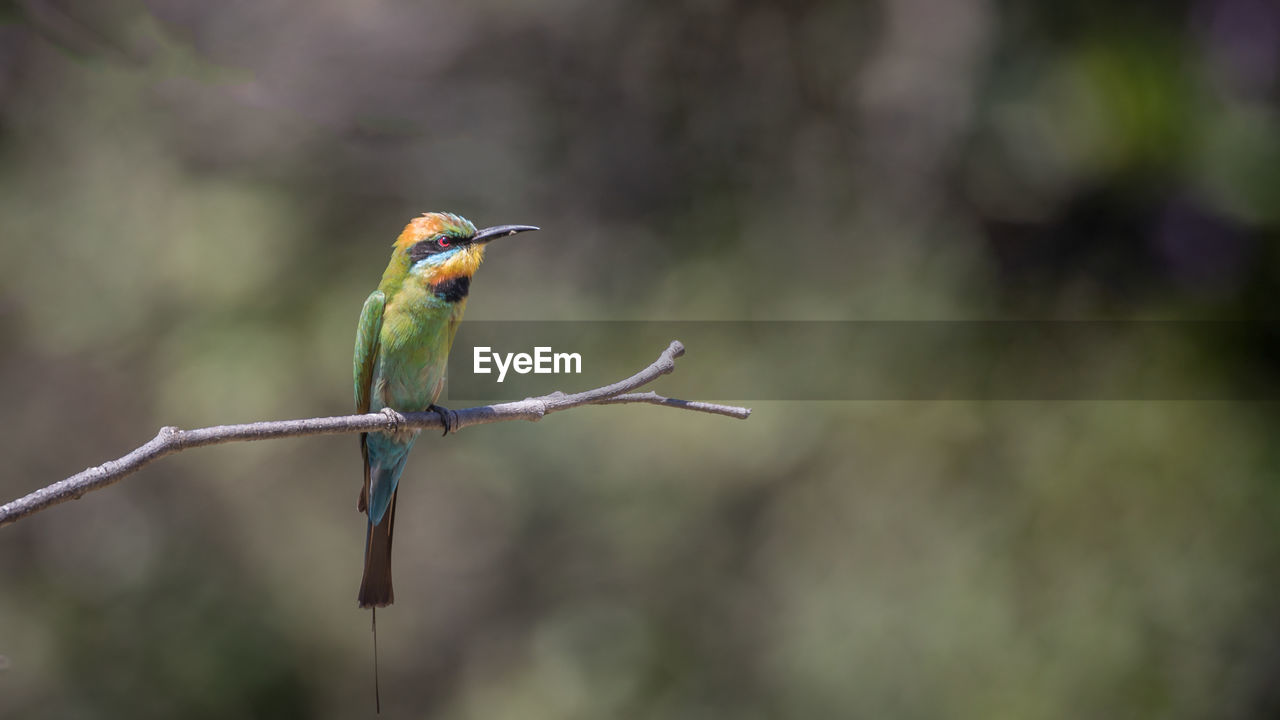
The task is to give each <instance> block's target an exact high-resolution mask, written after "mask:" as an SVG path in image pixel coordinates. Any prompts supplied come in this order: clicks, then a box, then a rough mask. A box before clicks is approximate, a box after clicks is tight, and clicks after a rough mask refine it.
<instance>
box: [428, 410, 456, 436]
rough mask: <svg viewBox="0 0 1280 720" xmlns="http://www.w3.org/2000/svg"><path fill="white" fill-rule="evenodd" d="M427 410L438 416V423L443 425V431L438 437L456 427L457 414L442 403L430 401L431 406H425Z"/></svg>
mask: <svg viewBox="0 0 1280 720" xmlns="http://www.w3.org/2000/svg"><path fill="white" fill-rule="evenodd" d="M427 411H428V412H434V413H435V414H436V415H439V416H440V424H441V425H444V432H443V433H442V434H441V435H440V437H444V436H446V435H448V434H449V433H451V432H454V431H455V430H457V429H458V414H457V413H455V412H454V411H452V410H450V409H449V408H447V407H444V406H443V405H436V404H435V403H431V407H429V408H427Z"/></svg>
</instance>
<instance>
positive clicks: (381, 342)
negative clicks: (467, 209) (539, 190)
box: [354, 212, 538, 655]
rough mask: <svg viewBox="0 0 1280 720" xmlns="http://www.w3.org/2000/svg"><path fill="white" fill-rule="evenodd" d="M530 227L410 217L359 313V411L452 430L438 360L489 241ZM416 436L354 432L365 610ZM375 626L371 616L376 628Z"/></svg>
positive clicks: (386, 562) (444, 355)
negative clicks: (428, 418)
mask: <svg viewBox="0 0 1280 720" xmlns="http://www.w3.org/2000/svg"><path fill="white" fill-rule="evenodd" d="M537 229H538V228H537V227H534V226H533V225H497V226H495V227H488V228H484V229H483V230H477V229H476V226H475V225H473V224H472V223H471V221H469V220H467V219H466V218H464V217H462V216H461V215H455V214H453V213H448V212H429V213H424V214H423V215H422V216H420V217H415V218H413V219H412V220H410V221H409V224H408V225H406V226H405V228H404V230H403V231H402V232H401V233H400V236H399V237H398V238H397V239H396V241H395V243H394V245H393V246H392V250H391V261H390V262H389V263H388V264H387V269H386V270H385V271H384V272H383V273H382V281H381V282H380V283H379V284H378V289H377V290H374V291H373V292H372V293H370V295H369V297H368V299H367V300H365V302H364V308H363V310H361V312H360V323H359V325H358V326H357V327H356V347H355V360H354V380H355V400H356V412H358V413H361V414H364V413H371V412H378V411H380V410H383V409H390V410H394V411H397V412H423V411H429V410H435V411H436V412H438V413H440V416H441V420H442V421H443V424H444V427H445V430H444V432H445V434H446V435H447V434H448V433H449V430H450V425H449V417H448V415H447V412H446V411H445V410H444V409H443V408H440V407H439V406H437V405H436V399H437V398H439V396H440V390H441V389H442V388H443V387H444V378H445V365H446V363H447V361H448V359H449V349H450V348H451V347H452V346H453V337H454V334H455V332H456V331H457V329H458V324H459V323H460V322H461V321H462V313H463V310H465V309H466V307H467V295H468V294H469V293H470V290H471V278H472V276H473V275H474V274H475V272H476V269H477V268H478V267H479V266H480V263H481V261H482V260H484V255H485V248H486V247H487V246H488V243H489V242H490V241H492V240H496V239H497V238H500V237H506V236H508V235H514V234H516V233H521V232H527V231H531V230H537ZM417 437H418V431H417V430H412V429H402V430H396V431H392V432H386V431H377V432H367V433H361V435H360V454H361V456H362V457H363V460H364V484H363V485H362V487H361V489H360V499H359V501H358V502H357V505H356V507H357V509H358V510H359V511H360V512H362V513H365V514H366V516H367V518H366V520H367V527H366V531H365V549H364V574H363V576H362V577H361V579H360V593H359V595H358V596H357V601H358V603H359V606H360V607H362V608H379V607H386V606H387V605H390V604H391V603H392V602H393V601H394V599H395V595H394V593H393V592H392V588H391V535H392V532H393V530H394V529H395V519H396V497H397V495H398V494H399V484H400V477H401V475H402V474H403V473H404V467H405V461H406V460H407V459H408V457H409V450H410V449H411V448H412V447H413V443H414V440H416V439H417ZM375 612H376V611H375ZM376 622H377V620H376V615H375V619H374V623H375V626H374V627H375V633H376ZM375 638H376V634H375ZM375 655H376V639H375Z"/></svg>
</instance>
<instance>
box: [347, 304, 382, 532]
mask: <svg viewBox="0 0 1280 720" xmlns="http://www.w3.org/2000/svg"><path fill="white" fill-rule="evenodd" d="M386 305H387V296H386V295H384V294H383V293H382V291H381V290H374V291H373V292H372V293H370V294H369V298H368V299H367V300H365V301H364V309H363V310H361V311H360V324H359V325H357V326H356V356H355V363H354V365H353V377H354V379H355V385H356V412H357V413H360V414H364V413H367V412H369V403H370V397H369V396H370V394H371V393H372V392H373V369H374V368H375V367H377V366H378V350H379V345H380V343H379V338H380V337H381V336H382V311H383V310H384V309H385V308H386ZM367 442H368V433H360V456H361V457H362V458H363V459H364V486H363V487H361V488H360V500H359V502H358V503H357V504H356V507H357V509H358V510H360V512H365V511H366V510H367V509H368V507H369V448H368V445H367Z"/></svg>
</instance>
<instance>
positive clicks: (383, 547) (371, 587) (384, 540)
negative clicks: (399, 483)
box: [358, 493, 399, 608]
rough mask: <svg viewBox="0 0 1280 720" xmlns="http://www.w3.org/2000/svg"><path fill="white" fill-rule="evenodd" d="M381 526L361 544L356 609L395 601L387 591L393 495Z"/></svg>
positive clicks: (374, 528)
mask: <svg viewBox="0 0 1280 720" xmlns="http://www.w3.org/2000/svg"><path fill="white" fill-rule="evenodd" d="M398 494H399V493H392V494H391V504H390V506H389V507H388V508H387V512H386V514H384V515H383V516H382V522H380V523H378V524H377V525H374V524H373V523H372V522H371V523H369V529H368V532H367V534H366V535H365V542H364V576H363V577H361V578H360V596H359V598H358V601H359V603H360V607H362V608H363V607H386V606H387V605H390V604H391V603H392V602H394V601H395V594H394V593H393V592H392V590H391V532H392V530H393V529H394V528H395V522H396V495H398Z"/></svg>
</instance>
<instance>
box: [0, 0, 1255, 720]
mask: <svg viewBox="0 0 1280 720" xmlns="http://www.w3.org/2000/svg"><path fill="white" fill-rule="evenodd" d="M1278 69H1280V8H1278V7H1277V6H1276V5H1275V4H1274V3H1272V2H1269V0H1194V1H1192V2H1159V3H1157V2H1132V3H1114V2H1102V1H1101V0H1084V1H1083V2H1073V3H1058V2H1049V1H1048V0H1045V1H1043V2H1029V3H1012V2H999V1H996V0H947V1H946V2H943V1H941V0H878V1H876V2H853V1H849V0H799V1H794V2H787V3H769V2H742V3H732V2H726V1H724V0H690V1H689V2H680V3H675V2H639V1H635V2H606V3H599V2H586V1H583V0H548V1H547V2H498V1H493V0H490V1H485V2H474V3H467V4H462V3H446V2H426V3H404V2H395V1H394V0H320V1H318V2H317V1H315V0H312V1H309V2H303V1H302V0H265V1H264V0H257V1H254V2H221V3H205V2H199V1H198V0H147V1H146V2H128V1H126V0H120V1H112V2H90V1H89V0H61V1H58V2H48V1H42V0H21V1H19V2H11V3H6V4H4V5H3V10H0V227H2V228H3V242H2V243H0V336H2V337H3V338H4V340H3V342H2V343H0V393H2V395H3V397H4V402H3V403H2V404H0V424H2V427H3V432H2V433H0V457H3V459H4V461H3V470H2V471H0V491H2V492H3V495H4V498H3V500H8V499H10V498H13V497H16V496H18V495H20V494H23V493H26V492H28V491H30V490H33V489H35V488H37V487H40V486H42V485H45V484H47V483H49V482H51V481H53V480H56V479H59V478H61V477H64V476H66V475H69V474H71V473H73V472H76V471H78V470H80V469H83V468H84V467H86V466H89V465H94V464H97V463H100V462H102V461H105V460H107V459H110V458H114V457H117V456H119V455H121V454H123V453H124V452H125V451H127V450H128V449H130V448H132V447H134V446H135V445H137V444H140V443H141V442H143V441H145V440H146V439H148V438H150V437H151V436H152V434H153V433H154V432H155V430H156V429H157V428H158V427H159V426H161V425H180V426H185V427H198V426H203V425H211V424H219V423H226V422H237V421H248V420H257V419H283V418H292V417H306V416H313V415H328V414H343V413H345V412H347V411H348V410H349V408H350V405H351V397H350V396H351V389H350V382H351V381H350V358H351V342H352V335H353V328H354V324H355V320H356V317H357V315H358V312H359V309H360V306H361V303H362V301H363V299H364V297H365V296H366V295H367V293H368V292H369V291H370V290H371V289H372V287H373V286H374V285H375V284H376V282H377V279H378V276H379V274H380V273H381V270H382V267H383V264H384V263H385V261H386V257H387V250H388V246H389V243H390V242H391V241H392V240H393V239H394V237H395V235H396V234H397V233H398V232H399V230H400V228H401V227H402V226H403V224H404V223H405V222H406V221H407V220H408V219H409V218H410V217H411V216H412V215H414V214H416V213H419V212H422V211H425V210H434V209H449V210H454V211H457V212H460V213H462V214H465V215H467V216H468V217H471V218H472V219H473V220H475V221H477V222H478V223H481V224H497V223H507V222H522V223H533V224H537V225H541V226H542V227H543V228H545V230H544V231H543V232H541V233H537V234H536V235H530V236H521V238H520V239H519V242H515V241H512V242H510V243H509V244H507V245H506V246H505V247H502V248H497V246H495V248H494V251H493V252H492V253H491V255H490V261H489V262H488V263H486V265H485V267H484V268H483V269H482V271H481V273H480V274H479V275H478V276H477V280H476V282H475V284H474V285H473V295H472V299H471V302H470V307H469V310H468V317H469V318H471V319H486V320H523V319H537V320H582V319H593V320H619V319H626V320H664V319H665V320H670V319H684V320H817V319H821V320H884V319H891V320H913V319H929V320H949V319H998V318H1054V319H1080V318H1090V319H1097V318H1122V319H1135V318H1148V319H1149V318H1163V319H1198V320H1210V321H1215V320H1244V321H1249V322H1253V323H1257V324H1259V326H1261V327H1267V325H1266V323H1267V321H1268V320H1269V318H1271V317H1273V312H1274V310H1273V308H1274V306H1275V297H1276V290H1277V277H1278V275H1280V253H1277V249H1276V243H1275V240H1276V236H1277V227H1278V224H1280V116H1278V115H1277V108H1276V99H1277V92H1278V90H1280V84H1278V80H1277V71H1278ZM1207 327H1209V328H1210V330H1209V331H1208V332H1209V335H1208V336H1206V337H1204V338H1199V339H1196V338H1192V340H1193V341H1195V344H1196V347H1197V348H1199V351H1200V354H1198V355H1197V357H1198V358H1200V361H1199V362H1197V363H1195V364H1194V365H1193V366H1192V367H1191V369H1190V370H1188V372H1194V373H1196V374H1198V375H1197V377H1199V375H1204V376H1213V375H1214V374H1215V373H1221V372H1223V370H1222V368H1224V367H1235V366H1237V363H1238V361H1239V360H1240V359H1241V358H1244V359H1248V360H1250V361H1254V360H1256V364H1257V367H1258V368H1260V369H1261V371H1262V372H1269V373H1274V372H1276V369H1277V367H1278V366H1280V365H1278V363H1277V361H1276V358H1277V357H1280V342H1278V341H1276V340H1275V338H1277V337H1280V335H1277V334H1275V333H1272V334H1270V335H1267V334H1265V333H1263V334H1261V335H1259V334H1256V333H1245V334H1231V333H1227V334H1225V335H1224V334H1223V333H1219V332H1215V331H1213V330H1212V328H1213V327H1215V326H1213V325H1209V326H1207ZM1258 337H1262V338H1264V340H1258V339H1257V338H1258ZM1266 337H1270V338H1272V340H1271V341H1269V342H1268V341H1265V338H1266ZM1205 348H1207V349H1208V352H1204V350H1205ZM658 349H659V348H654V349H653V352H654V353H655V354H656V352H657V350H658ZM1169 350H1170V352H1171V353H1174V352H1178V351H1180V348H1174V347H1171V348H1170V349H1169ZM649 359H650V356H649V355H646V356H644V357H637V358H636V362H637V365H640V364H643V363H646V362H648V361H649ZM936 361H937V362H939V363H946V362H948V361H949V358H948V357H947V356H946V354H945V353H943V354H939V356H938V357H937V358H936ZM1094 361H1095V362H1098V363H1105V362H1106V358H1105V357H1098V358H1095V359H1094ZM1219 361H1222V362H1219ZM1226 361H1230V362H1226ZM845 362H846V360H845V359H844V358H842V357H826V358H820V363H819V364H818V365H817V367H818V368H819V369H820V370H822V371H823V372H828V373H830V376H831V378H832V382H833V383H837V382H839V378H840V373H841V370H842V368H843V367H844V363H845ZM1038 370H1039V371H1042V372H1048V373H1052V372H1054V370H1055V369H1054V368H1052V367H1042V368H1038ZM678 372H680V373H682V374H683V375H684V376H687V377H696V376H697V374H698V373H704V374H706V373H712V372H714V367H710V366H708V365H707V364H705V363H701V364H700V361H699V354H698V348H696V347H691V348H690V354H689V356H688V357H686V358H685V359H684V360H683V361H682V365H681V369H680V370H679V371H678ZM1226 379H1227V380H1229V379H1230V378H1226ZM568 389H573V388H568ZM658 389H661V385H659V386H658ZM725 399H730V400H732V399H733V398H725ZM753 405H754V407H755V415H754V416H753V417H752V418H751V419H750V420H749V421H746V422H738V421H733V420H729V419H725V418H717V417H710V416H700V415H693V414H689V413H677V412H672V411H668V410H664V409H661V408H653V407H623V408H618V407H613V408H590V409H584V410H578V411H575V412H571V413H565V414H562V415H557V416H555V417H553V418H548V419H547V420H545V421H543V422H542V423H539V424H537V425H530V424H524V423H520V424H517V423H506V424H501V425H496V426H490V427H483V428H476V429H471V430H467V431H464V432H462V433H460V434H459V435H457V436H456V437H450V438H447V439H444V440H441V439H439V438H435V437H424V438H423V439H422V440H421V441H420V442H419V444H418V447H417V449H416V450H415V454H414V457H413V459H412V460H411V462H410V465H409V470H408V471H407V475H406V492H405V493H404V494H403V496H402V497H401V499H400V517H401V521H400V522H399V523H398V527H397V540H396V592H397V598H398V602H397V604H396V605H395V606H394V607H393V608H391V609H389V610H387V611H384V612H383V613H380V614H379V618H378V619H379V620H380V623H379V625H380V630H381V633H380V635H381V637H380V641H381V642H380V650H381V670H382V696H383V710H384V716H386V717H436V718H520V719H522V720H528V719H533V718H600V717H628V718H664V719H666V718H690V719H692V718H723V717H733V718H764V717H791V718H795V717H804V718H818V717H892V718H910V717H921V718H925V717H948V718H991V717H1017V718H1078V717H1159V718H1192V717H1214V718H1251V717H1275V716H1276V715H1277V714H1278V713H1280V684H1278V683H1280V602H1278V601H1277V598H1278V597H1280V571H1278V568H1280V533H1278V532H1277V529H1278V528H1280V482H1278V480H1277V471H1278V470H1280V451H1278V450H1277V444H1276V442H1275V438H1276V436H1277V431H1278V430H1280V424H1278V423H1277V419H1278V417H1277V413H1276V408H1275V406H1274V405H1273V404H1270V403H1263V402H1253V403H1240V402H1101V401H1095V402H1090V401H1078V402H1029V401H1028V402H992V401H982V400H981V399H977V400H965V401H950V402H893V401H884V402H782V401H772V402H757V403H753ZM359 483H360V471H359V453H358V451H357V445H356V441H355V439H354V438H353V437H326V438H311V439H296V440H286V441H276V442H268V443H253V444H236V445H227V446H221V447H216V448H208V449H201V450H196V451H191V452H188V453H184V454H181V455H178V456H174V457H170V458H167V459H164V460H162V461H161V462H159V463H157V464H156V465H153V466H151V467H149V468H147V469H146V470H144V471H143V472H142V473H140V474H138V475H137V476H135V477H132V478H130V479H128V480H126V481H125V482H123V483H122V484H120V485H118V486H116V487H114V488H111V489H109V490H105V491H103V492H99V493H93V494H91V495H89V496H86V497H85V498H84V499H82V500H80V501H79V502H76V503H71V504H67V505H62V506H59V507H57V508H54V509H52V510H50V511H48V512H45V513H41V514H39V515H36V516H33V517H31V518H29V519H26V520H23V521H21V522H20V523H18V524H16V525H13V526H11V527H7V528H5V529H3V530H0V657H2V658H3V660H0V716H2V717H5V718H96V717H128V718H169V717H210V718H213V717H217V718H223V717H322V718H326V717H333V718H337V717H362V716H368V715H372V712H373V683H372V670H371V655H372V653H371V647H370V634H369V616H368V613H366V612H362V611H359V610H358V609H357V608H356V606H355V590H356V585H357V583H358V579H359V574H360V562H361V551H362V533H363V520H362V518H361V517H360V516H359V515H358V514H357V513H356V511H355V500H356V494H357V490H358V486H359Z"/></svg>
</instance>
